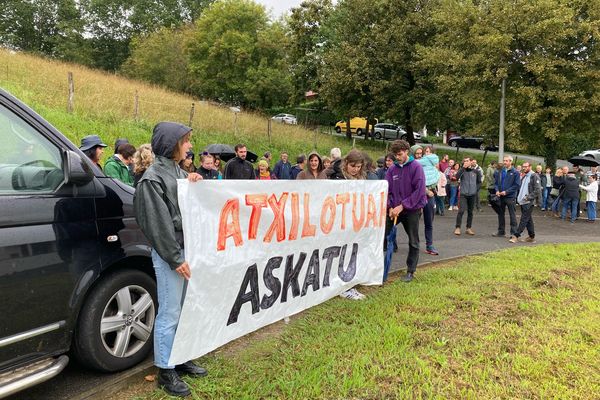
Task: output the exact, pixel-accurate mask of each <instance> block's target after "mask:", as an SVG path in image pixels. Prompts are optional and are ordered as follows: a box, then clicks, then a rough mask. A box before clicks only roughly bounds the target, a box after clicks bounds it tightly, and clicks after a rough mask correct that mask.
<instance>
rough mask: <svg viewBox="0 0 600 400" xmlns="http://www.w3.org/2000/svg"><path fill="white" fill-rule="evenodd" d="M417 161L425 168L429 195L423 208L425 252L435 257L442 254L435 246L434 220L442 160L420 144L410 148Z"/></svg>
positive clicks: (428, 147)
mask: <svg viewBox="0 0 600 400" xmlns="http://www.w3.org/2000/svg"><path fill="white" fill-rule="evenodd" d="M410 151H411V153H412V154H413V156H414V158H415V161H416V162H418V163H419V164H421V166H422V167H423V173H424V174H425V192H426V194H427V203H426V204H425V207H423V222H424V224H425V252H426V253H427V254H431V255H433V256H437V255H439V254H440V253H439V252H438V251H437V249H436V248H435V247H434V246H433V218H434V216H435V194H436V192H437V184H438V181H439V178H440V171H439V170H438V164H439V162H440V158H439V157H438V156H437V154H435V153H434V152H432V150H431V146H427V147H426V148H425V150H423V147H422V146H421V145H419V144H415V145H414V146H412V147H411V148H410Z"/></svg>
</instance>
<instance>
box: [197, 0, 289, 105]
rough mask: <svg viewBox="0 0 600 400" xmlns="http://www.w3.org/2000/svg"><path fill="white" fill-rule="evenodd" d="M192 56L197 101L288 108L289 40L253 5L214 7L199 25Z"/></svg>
mask: <svg viewBox="0 0 600 400" xmlns="http://www.w3.org/2000/svg"><path fill="white" fill-rule="evenodd" d="M188 50H189V57H190V70H191V72H192V73H193V74H194V79H195V82H196V83H195V85H194V87H193V91H194V92H195V93H197V94H198V95H200V96H204V97H208V98H212V99H216V100H220V101H223V102H227V103H237V104H240V105H242V106H249V107H257V108H265V107H271V106H273V105H275V104H278V105H279V104H281V103H280V102H281V101H283V100H284V99H285V100H286V102H287V99H288V98H289V88H290V83H289V74H288V73H287V71H288V68H287V64H286V60H285V53H284V50H285V36H284V34H283V29H282V28H281V26H279V25H278V24H271V23H270V22H269V19H268V16H267V14H266V11H265V8H264V7H263V6H261V5H259V4H257V3H255V2H253V1H250V0H224V1H219V2H216V3H214V4H213V5H212V6H211V7H209V8H208V9H207V10H206V11H205V13H204V14H203V15H202V16H201V17H200V18H199V19H198V21H197V22H196V28H195V34H194V35H193V37H192V39H191V40H190V42H189V44H188Z"/></svg>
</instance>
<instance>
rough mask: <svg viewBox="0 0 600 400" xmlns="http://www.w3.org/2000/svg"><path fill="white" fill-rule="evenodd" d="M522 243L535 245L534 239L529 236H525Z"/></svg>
mask: <svg viewBox="0 0 600 400" xmlns="http://www.w3.org/2000/svg"><path fill="white" fill-rule="evenodd" d="M523 241H524V242H527V243H535V238H533V237H531V236H527V238H526V239H525V240H523Z"/></svg>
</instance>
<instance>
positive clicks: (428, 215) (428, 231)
mask: <svg viewBox="0 0 600 400" xmlns="http://www.w3.org/2000/svg"><path fill="white" fill-rule="evenodd" d="M434 204H435V199H434V198H433V197H428V198H427V204H425V207H423V221H424V222H425V245H426V246H427V247H431V246H433V217H434V215H435V210H434V209H433V205H434Z"/></svg>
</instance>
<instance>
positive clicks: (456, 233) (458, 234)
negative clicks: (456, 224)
mask: <svg viewBox="0 0 600 400" xmlns="http://www.w3.org/2000/svg"><path fill="white" fill-rule="evenodd" d="M454 234H455V235H456V236H460V228H456V229H455V230H454Z"/></svg>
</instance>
